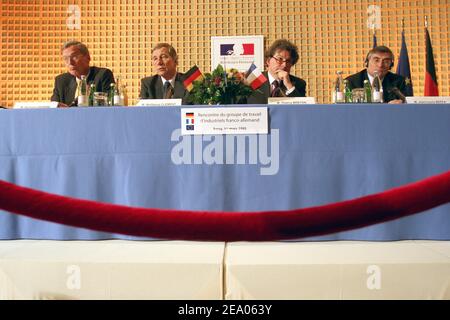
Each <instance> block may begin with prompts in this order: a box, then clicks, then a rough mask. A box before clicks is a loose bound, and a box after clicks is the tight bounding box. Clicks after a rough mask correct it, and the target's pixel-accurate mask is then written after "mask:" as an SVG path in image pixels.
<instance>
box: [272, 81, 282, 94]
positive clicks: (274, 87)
mask: <svg viewBox="0 0 450 320" xmlns="http://www.w3.org/2000/svg"><path fill="white" fill-rule="evenodd" d="M280 91H281V89H280V83H279V82H278V81H277V80H274V81H273V82H272V94H271V95H270V96H271V97H280V96H281V94H280V93H281V92H280Z"/></svg>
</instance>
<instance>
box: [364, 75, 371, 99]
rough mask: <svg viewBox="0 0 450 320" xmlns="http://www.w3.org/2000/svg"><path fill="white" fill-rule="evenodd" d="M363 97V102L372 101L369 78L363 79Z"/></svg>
mask: <svg viewBox="0 0 450 320" xmlns="http://www.w3.org/2000/svg"><path fill="white" fill-rule="evenodd" d="M364 93H365V94H364V97H365V99H364V100H365V102H367V103H371V102H372V86H371V85H370V83H369V80H364Z"/></svg>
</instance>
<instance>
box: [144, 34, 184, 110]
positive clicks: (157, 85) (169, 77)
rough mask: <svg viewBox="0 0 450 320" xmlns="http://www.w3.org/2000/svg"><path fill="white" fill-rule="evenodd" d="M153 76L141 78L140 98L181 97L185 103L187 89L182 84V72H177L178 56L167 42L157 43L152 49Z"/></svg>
mask: <svg viewBox="0 0 450 320" xmlns="http://www.w3.org/2000/svg"><path fill="white" fill-rule="evenodd" d="M152 65H153V70H154V72H155V73H156V74H155V75H154V76H151V77H146V78H143V79H141V93H140V95H139V97H140V98H141V99H182V104H186V103H187V97H188V94H189V91H187V90H186V89H185V87H184V85H183V74H182V73H179V72H177V66H178V56H177V52H176V51H175V48H174V47H172V46H171V45H170V44H168V43H158V44H157V45H156V46H155V47H154V48H153V49H152Z"/></svg>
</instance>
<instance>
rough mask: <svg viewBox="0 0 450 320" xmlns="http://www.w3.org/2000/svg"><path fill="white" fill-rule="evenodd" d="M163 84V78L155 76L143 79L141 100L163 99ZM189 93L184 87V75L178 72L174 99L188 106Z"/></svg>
mask: <svg viewBox="0 0 450 320" xmlns="http://www.w3.org/2000/svg"><path fill="white" fill-rule="evenodd" d="M163 86H164V85H163V82H162V79H161V76H159V75H154V76H151V77H146V78H143V79H141V93H140V94H139V97H140V98H141V99H163V98H164V96H163V91H164V88H163ZM188 96H189V91H187V90H186V88H185V87H184V85H183V74H182V73H179V72H177V75H176V76H175V82H174V87H173V96H172V98H173V99H182V104H188V101H187V98H188Z"/></svg>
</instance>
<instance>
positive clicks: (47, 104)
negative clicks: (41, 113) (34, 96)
mask: <svg viewBox="0 0 450 320" xmlns="http://www.w3.org/2000/svg"><path fill="white" fill-rule="evenodd" d="M57 107H58V102H57V101H32V102H30V101H17V102H14V105H13V109H41V108H57Z"/></svg>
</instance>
